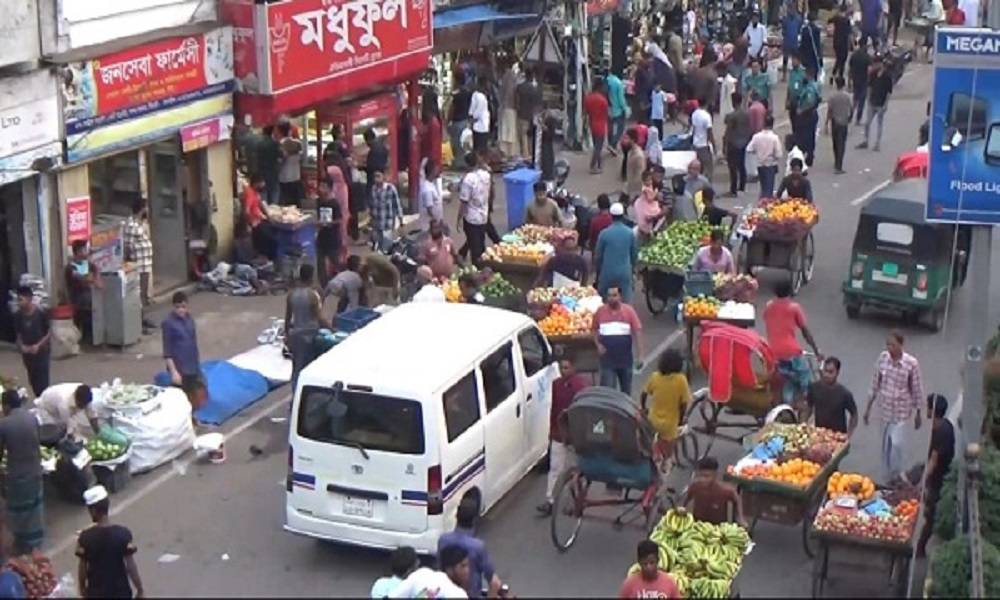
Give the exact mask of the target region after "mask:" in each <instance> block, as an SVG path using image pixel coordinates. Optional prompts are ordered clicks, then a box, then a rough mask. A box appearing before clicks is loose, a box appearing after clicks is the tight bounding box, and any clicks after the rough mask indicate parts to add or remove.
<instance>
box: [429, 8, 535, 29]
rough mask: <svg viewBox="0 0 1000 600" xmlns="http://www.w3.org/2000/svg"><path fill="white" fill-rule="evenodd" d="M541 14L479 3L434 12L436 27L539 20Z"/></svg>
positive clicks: (444, 27) (445, 27)
mask: <svg viewBox="0 0 1000 600" xmlns="http://www.w3.org/2000/svg"><path fill="white" fill-rule="evenodd" d="M540 18H541V15H538V14H531V13H520V14H508V13H505V12H500V11H499V10H497V9H495V8H493V7H492V6H490V5H488V4H477V5H475V6H463V7H462V8H456V9H453V10H444V11H441V12H435V13H434V29H435V30H438V29H447V28H449V27H460V26H462V25H471V24H474V23H478V24H483V23H489V22H496V21H503V22H504V24H505V25H506V24H514V23H513V22H514V21H523V22H525V23H528V22H531V21H537V20H538V19H540Z"/></svg>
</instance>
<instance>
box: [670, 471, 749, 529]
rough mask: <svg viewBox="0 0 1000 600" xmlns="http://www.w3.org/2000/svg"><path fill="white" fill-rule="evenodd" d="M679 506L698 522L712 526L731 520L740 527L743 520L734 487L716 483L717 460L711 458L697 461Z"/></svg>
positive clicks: (738, 497)
mask: <svg viewBox="0 0 1000 600" xmlns="http://www.w3.org/2000/svg"><path fill="white" fill-rule="evenodd" d="M683 505H684V506H685V507H686V508H687V509H688V510H690V511H691V513H692V514H693V515H694V518H695V519H697V520H698V521H707V522H709V523H713V524H715V525H718V524H720V523H725V522H728V521H731V520H734V519H735V522H736V523H739V524H740V525H743V524H744V523H745V522H746V521H745V520H744V518H743V504H742V502H740V496H739V494H738V493H737V492H736V488H734V487H733V486H731V485H729V484H726V483H723V482H721V481H719V461H717V460H716V459H715V458H714V457H711V456H706V457H705V458H703V459H701V460H700V461H698V469H697V471H696V472H695V475H694V479H693V480H692V481H691V484H690V485H689V486H688V489H687V493H686V494H684V502H683ZM730 509H731V510H732V518H731V517H730Z"/></svg>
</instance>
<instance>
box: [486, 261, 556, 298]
mask: <svg viewBox="0 0 1000 600" xmlns="http://www.w3.org/2000/svg"><path fill="white" fill-rule="evenodd" d="M482 268H484V269H490V270H491V271H493V272H494V273H500V274H501V275H503V276H504V278H505V279H506V280H507V281H509V282H510V283H511V285H513V286H514V287H516V288H517V289H519V290H521V291H522V292H523V293H525V294H527V293H528V292H529V291H530V290H531V289H532V288H534V287H535V281H537V280H538V275H539V274H540V273H541V272H542V263H537V262H535V261H530V262H529V261H519V260H514V259H511V258H505V259H504V260H503V262H498V261H495V260H484V261H483V264H482Z"/></svg>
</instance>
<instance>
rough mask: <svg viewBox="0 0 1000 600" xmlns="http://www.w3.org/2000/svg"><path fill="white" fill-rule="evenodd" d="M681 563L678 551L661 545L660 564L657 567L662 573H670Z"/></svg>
mask: <svg viewBox="0 0 1000 600" xmlns="http://www.w3.org/2000/svg"><path fill="white" fill-rule="evenodd" d="M679 562H680V559H679V557H678V556H677V551H676V550H674V549H673V548H671V547H669V546H664V545H662V544H660V563H659V565H657V566H658V567H659V568H660V570H661V571H667V572H669V571H670V570H671V569H672V568H674V566H675V565H677V564H678V563H679Z"/></svg>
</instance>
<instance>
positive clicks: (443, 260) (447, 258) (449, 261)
mask: <svg viewBox="0 0 1000 600" xmlns="http://www.w3.org/2000/svg"><path fill="white" fill-rule="evenodd" d="M430 231H431V235H430V239H428V240H427V242H426V243H425V245H424V247H423V252H422V254H423V256H422V258H423V261H424V263H425V264H426V265H427V266H428V267H430V270H431V272H432V273H433V275H434V277H451V274H452V273H454V272H455V263H457V262H458V251H457V250H456V248H455V243H454V242H452V240H451V238H450V237H449V236H447V235H445V233H444V223H443V222H442V221H439V220H434V221H431V227H430Z"/></svg>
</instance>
